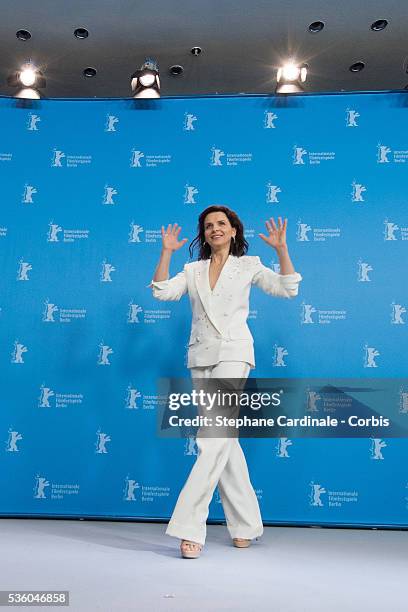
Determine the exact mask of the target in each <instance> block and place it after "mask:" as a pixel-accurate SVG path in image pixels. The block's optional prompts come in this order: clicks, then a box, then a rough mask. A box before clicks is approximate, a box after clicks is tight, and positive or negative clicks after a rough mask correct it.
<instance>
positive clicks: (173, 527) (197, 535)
mask: <svg viewBox="0 0 408 612" xmlns="http://www.w3.org/2000/svg"><path fill="white" fill-rule="evenodd" d="M166 535H168V536H171V537H173V538H179V539H180V540H191V541H192V542H197V543H198V544H201V545H203V546H204V544H205V536H206V534H205V533H204V534H203V532H202V531H197V527H192V526H188V525H178V524H177V523H175V522H174V521H170V522H169V524H168V525H167V529H166Z"/></svg>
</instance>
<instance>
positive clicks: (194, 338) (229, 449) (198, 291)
mask: <svg viewBox="0 0 408 612" xmlns="http://www.w3.org/2000/svg"><path fill="white" fill-rule="evenodd" d="M266 227H267V230H268V235H264V234H259V236H260V237H261V238H262V239H263V240H264V241H265V242H266V244H268V245H269V246H271V247H272V248H274V249H275V251H276V253H277V255H278V257H279V263H280V274H278V273H276V272H274V271H273V270H271V269H270V268H267V267H265V266H264V265H263V264H262V263H261V261H260V259H259V257H257V256H255V257H251V256H248V255H245V253H246V252H247V250H248V243H247V241H246V240H245V238H244V229H243V225H242V222H241V221H240V219H239V218H238V216H237V214H236V213H235V212H234V211H232V210H230V209H229V208H227V207H225V206H210V207H208V208H206V209H205V210H204V211H203V212H202V213H201V214H200V216H199V220H198V235H197V237H196V238H195V239H194V240H193V242H192V243H191V245H190V257H191V256H192V252H193V249H194V247H195V246H196V245H198V247H199V259H198V261H194V262H191V263H188V264H185V266H184V269H183V270H182V271H181V272H179V273H178V274H177V275H176V276H174V277H173V278H170V279H169V264H170V260H171V256H172V253H173V252H174V251H177V250H178V249H180V248H181V247H182V246H183V245H184V244H185V243H186V242H187V238H184V239H183V240H179V234H180V231H181V227H179V226H178V225H177V223H175V224H174V225H168V227H167V230H165V229H164V227H163V226H162V252H161V255H160V260H159V263H158V265H157V268H156V271H155V274H154V277H153V280H152V282H151V285H150V286H151V287H152V290H153V295H154V297H156V298H157V299H159V300H179V299H180V298H181V297H182V296H183V295H184V294H185V293H187V292H188V294H189V297H190V302H191V307H192V327H191V336H190V341H189V348H188V362H187V367H188V368H189V369H190V370H191V376H192V378H193V379H195V378H217V379H234V380H241V381H245V380H246V378H247V377H248V375H249V371H250V369H252V368H254V367H255V357H254V347H253V338H252V335H251V332H250V330H249V327H248V325H247V322H246V320H247V316H248V312H249V293H250V289H251V286H252V285H257V286H258V287H260V288H261V289H262V290H263V291H265V292H266V293H268V294H270V295H272V296H275V297H284V298H292V297H295V296H296V295H297V293H298V283H299V282H300V281H301V280H302V277H301V275H300V274H299V273H298V272H295V269H294V267H293V264H292V262H291V260H290V257H289V252H288V246H287V243H286V228H287V219H285V221H284V223H282V220H281V218H280V217H279V218H278V227H277V226H276V224H275V221H274V219H273V218H271V219H270V220H269V221H266ZM196 443H197V447H198V455H197V459H196V462H195V464H194V465H193V468H192V470H191V472H190V475H189V477H188V479H187V481H186V483H185V485H184V487H183V489H182V491H181V492H180V495H179V498H178V500H177V504H176V506H175V509H174V511H173V514H172V517H171V520H170V522H169V524H168V527H167V530H166V533H167V534H168V535H170V536H174V537H177V538H180V539H181V554H182V556H183V557H186V558H197V557H198V556H199V555H200V553H201V550H202V547H203V545H204V543H205V537H206V520H207V517H208V508H209V504H210V502H211V499H212V497H213V493H214V490H215V488H216V486H217V485H218V489H219V492H220V497H221V502H222V505H223V509H224V513H225V518H226V522H227V528H228V530H229V533H230V535H231V538H232V540H233V544H234V545H235V546H237V547H240V548H244V547H247V546H249V544H250V543H251V540H252V539H253V538H256V537H258V536H260V535H261V534H262V533H263V524H262V518H261V514H260V510H259V504H258V500H257V497H256V494H255V491H254V489H253V487H252V484H251V481H250V478H249V474H248V467H247V464H246V460H245V456H244V453H243V451H242V448H241V445H240V444H239V440H238V438H237V437H232V438H231V437H229V438H211V437H210V438H208V437H200V435H199V434H198V435H197V438H196Z"/></svg>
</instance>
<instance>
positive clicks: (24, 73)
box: [7, 62, 46, 100]
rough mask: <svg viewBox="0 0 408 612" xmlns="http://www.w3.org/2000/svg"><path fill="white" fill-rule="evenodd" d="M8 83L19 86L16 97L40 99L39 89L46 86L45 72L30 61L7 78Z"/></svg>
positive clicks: (11, 85)
mask: <svg viewBox="0 0 408 612" xmlns="http://www.w3.org/2000/svg"><path fill="white" fill-rule="evenodd" d="M7 85H9V86H10V87H18V88H19V89H18V91H17V93H16V94H15V97H16V98H29V99H31V100H38V99H39V98H41V94H40V92H39V91H38V90H39V89H43V88H44V87H45V85H46V81H45V78H44V75H43V73H42V72H41V71H40V70H38V68H36V67H35V66H34V64H31V62H28V63H27V64H24V66H22V67H21V69H20V70H17V71H16V72H13V74H11V75H10V76H9V77H8V78H7Z"/></svg>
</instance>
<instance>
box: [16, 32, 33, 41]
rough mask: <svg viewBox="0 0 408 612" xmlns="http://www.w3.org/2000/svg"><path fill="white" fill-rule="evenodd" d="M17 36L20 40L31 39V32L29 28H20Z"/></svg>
mask: <svg viewBox="0 0 408 612" xmlns="http://www.w3.org/2000/svg"><path fill="white" fill-rule="evenodd" d="M16 36H17V38H18V39H19V40H30V38H31V34H30V32H29V31H28V30H18V31H17V32H16Z"/></svg>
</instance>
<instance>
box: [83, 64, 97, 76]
mask: <svg viewBox="0 0 408 612" xmlns="http://www.w3.org/2000/svg"><path fill="white" fill-rule="evenodd" d="M82 74H83V75H84V77H86V78H87V79H91V78H92V77H94V76H96V68H92V67H91V66H88V68H85V70H84V71H83V73H82Z"/></svg>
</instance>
